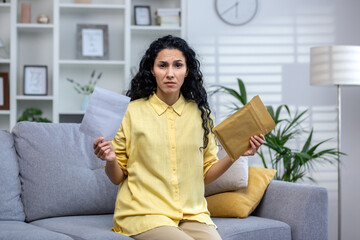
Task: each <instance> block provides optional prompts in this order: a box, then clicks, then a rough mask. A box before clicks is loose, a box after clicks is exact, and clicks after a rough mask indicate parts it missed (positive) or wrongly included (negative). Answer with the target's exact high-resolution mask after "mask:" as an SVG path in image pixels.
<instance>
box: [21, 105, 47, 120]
mask: <svg viewBox="0 0 360 240" xmlns="http://www.w3.org/2000/svg"><path fill="white" fill-rule="evenodd" d="M42 113H43V112H42V111H41V109H39V108H35V107H30V108H26V109H25V110H24V112H23V113H22V115H21V117H20V118H19V119H18V120H17V122H22V121H30V122H49V123H50V122H51V121H50V120H49V119H47V118H44V117H42V116H41V115H42Z"/></svg>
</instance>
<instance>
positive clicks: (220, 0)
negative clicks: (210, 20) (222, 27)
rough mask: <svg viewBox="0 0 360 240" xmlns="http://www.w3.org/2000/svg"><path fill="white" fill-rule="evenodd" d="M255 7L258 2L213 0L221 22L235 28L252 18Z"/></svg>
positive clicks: (255, 0) (256, 0) (249, 0)
mask: <svg viewBox="0 0 360 240" xmlns="http://www.w3.org/2000/svg"><path fill="white" fill-rule="evenodd" d="M257 5H258V0H215V9H216V12H217V14H218V15H219V17H220V18H221V20H223V21H224V22H225V23H227V24H230V25H237V26H239V25H244V24H246V23H248V22H250V21H251V20H252V19H253V18H254V16H255V14H256V11H257Z"/></svg>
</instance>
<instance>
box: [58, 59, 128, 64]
mask: <svg viewBox="0 0 360 240" xmlns="http://www.w3.org/2000/svg"><path fill="white" fill-rule="evenodd" d="M59 63H60V64H62V65H72V64H77V65H89V64H92V65H125V61H113V60H60V61H59Z"/></svg>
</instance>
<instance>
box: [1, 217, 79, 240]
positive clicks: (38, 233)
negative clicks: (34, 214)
mask: <svg viewBox="0 0 360 240" xmlns="http://www.w3.org/2000/svg"><path fill="white" fill-rule="evenodd" d="M10 239H11V240H34V239H36V240H50V239H51V240H72V238H71V237H69V236H66V235H64V234H61V233H56V232H52V231H49V230H46V229H44V228H40V227H37V226H34V225H31V224H28V223H24V222H19V221H0V240H10Z"/></svg>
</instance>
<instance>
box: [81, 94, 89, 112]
mask: <svg viewBox="0 0 360 240" xmlns="http://www.w3.org/2000/svg"><path fill="white" fill-rule="evenodd" d="M89 102H90V95H84V99H83V101H82V102H81V106H80V108H81V111H86V109H87V107H88V105H89Z"/></svg>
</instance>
